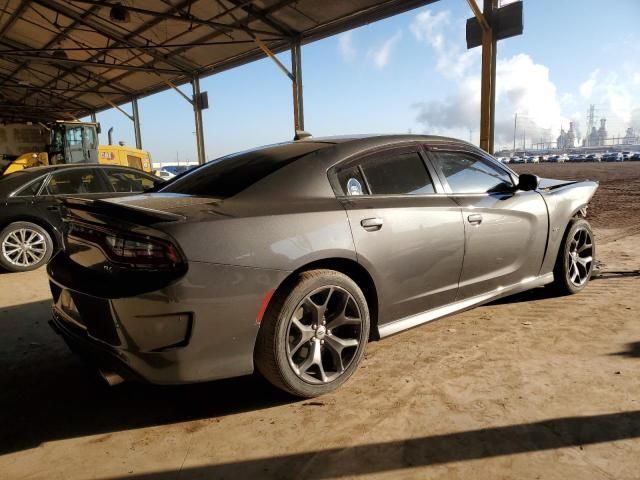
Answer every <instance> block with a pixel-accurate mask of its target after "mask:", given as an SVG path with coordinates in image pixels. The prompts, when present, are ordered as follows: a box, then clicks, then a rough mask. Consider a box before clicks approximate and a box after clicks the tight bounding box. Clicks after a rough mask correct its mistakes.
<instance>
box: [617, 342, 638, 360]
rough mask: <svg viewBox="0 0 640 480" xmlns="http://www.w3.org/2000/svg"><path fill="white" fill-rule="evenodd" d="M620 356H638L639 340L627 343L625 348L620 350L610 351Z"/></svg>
mask: <svg viewBox="0 0 640 480" xmlns="http://www.w3.org/2000/svg"><path fill="white" fill-rule="evenodd" d="M611 355H619V356H621V357H631V358H640V342H632V343H627V349H626V350H623V351H622V352H616V353H612V354H611Z"/></svg>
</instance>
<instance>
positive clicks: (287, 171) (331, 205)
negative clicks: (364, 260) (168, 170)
mask: <svg viewBox="0 0 640 480" xmlns="http://www.w3.org/2000/svg"><path fill="white" fill-rule="evenodd" d="M164 230H165V231H167V232H168V233H169V234H170V235H172V236H173V237H174V238H175V239H176V240H177V241H178V243H179V244H180V246H181V248H182V250H183V251H184V253H185V255H186V257H187V258H188V259H189V260H190V261H198V262H209V263H219V264H227V265H237V266H243V267H253V268H267V269H277V270H285V271H293V270H296V269H298V268H300V267H301V266H303V265H305V264H307V263H310V262H313V261H316V260H320V259H325V258H333V257H337V258H348V259H352V260H356V254H355V247H354V244H353V238H352V235H351V228H350V226H349V220H348V217H347V214H346V212H345V210H344V208H343V206H342V205H341V204H340V202H339V201H338V200H337V199H336V198H335V194H334V193H333V190H332V189H331V186H330V184H329V180H328V178H327V175H326V168H325V167H323V165H322V164H320V163H319V162H318V161H317V159H316V158H315V154H312V155H309V156H308V157H305V158H303V159H301V160H299V161H296V162H294V163H292V164H291V165H289V166H287V167H285V168H283V169H281V170H278V171H277V172H275V173H274V174H272V175H270V176H269V177H267V178H266V179H264V180H263V181H260V182H258V183H256V184H255V185H254V186H252V187H251V188H249V189H247V190H245V191H244V192H242V193H241V194H239V195H236V196H235V197H232V198H230V199H227V200H220V201H217V202H214V203H212V204H211V205H210V206H208V207H207V208H206V209H202V208H200V210H199V212H198V214H197V215H196V216H194V217H189V218H188V220H187V221H186V222H182V223H176V224H167V225H166V227H165V228H164Z"/></svg>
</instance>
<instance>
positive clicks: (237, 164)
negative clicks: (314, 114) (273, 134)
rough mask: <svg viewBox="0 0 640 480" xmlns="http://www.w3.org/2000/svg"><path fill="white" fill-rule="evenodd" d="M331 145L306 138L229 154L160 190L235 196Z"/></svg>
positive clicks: (224, 196) (212, 195)
mask: <svg viewBox="0 0 640 480" xmlns="http://www.w3.org/2000/svg"><path fill="white" fill-rule="evenodd" d="M330 146H332V144H329V143H319V142H306V141H305V142H295V143H286V144H282V145H274V146H271V147H264V148H259V149H256V150H250V151H248V152H242V153H237V154H234V155H229V156H227V157H222V158H220V159H218V160H214V161H212V162H210V163H207V164H205V165H202V166H201V167H198V168H195V169H193V170H191V171H190V172H188V173H186V174H184V175H183V176H180V177H178V178H175V179H174V180H172V181H170V182H169V183H168V184H167V185H166V186H164V187H162V188H161V189H160V190H159V191H160V192H167V193H182V194H187V195H200V196H210V197H217V198H227V197H232V196H234V195H236V194H237V193H240V192H241V191H243V190H245V189H247V188H249V187H250V186H251V185H253V184H255V183H257V182H259V181H260V180H262V179H263V178H265V177H267V176H269V175H271V174H272V173H274V172H275V171H276V170H279V169H281V168H283V167H285V166H286V165H288V164H290V163H291V162H293V161H295V160H297V159H298V158H301V157H303V156H305V155H308V154H310V153H313V152H316V151H318V150H321V149H323V148H327V147H330Z"/></svg>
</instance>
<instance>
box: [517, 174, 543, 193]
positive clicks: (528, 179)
mask: <svg viewBox="0 0 640 480" xmlns="http://www.w3.org/2000/svg"><path fill="white" fill-rule="evenodd" d="M539 185H540V177H539V176H537V175H531V174H530V173H523V174H522V175H520V176H519V177H518V190H523V191H525V192H529V191H531V190H536V189H537V188H538V186H539Z"/></svg>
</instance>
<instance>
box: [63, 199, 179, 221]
mask: <svg viewBox="0 0 640 480" xmlns="http://www.w3.org/2000/svg"><path fill="white" fill-rule="evenodd" d="M59 202H60V203H61V204H62V207H63V212H64V216H65V218H66V219H67V220H71V219H74V218H75V219H79V220H84V221H89V222H92V223H94V222H97V223H108V220H107V219H108V218H113V219H119V220H124V221H126V222H130V223H135V224H138V225H151V224H154V223H159V222H178V221H182V220H185V219H186V217H184V216H183V215H178V214H176V213H171V212H163V211H161V210H154V209H151V208H145V207H140V206H137V205H128V204H127V205H125V204H120V203H113V202H108V201H105V200H90V199H86V198H74V197H70V198H65V199H60V200H59Z"/></svg>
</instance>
